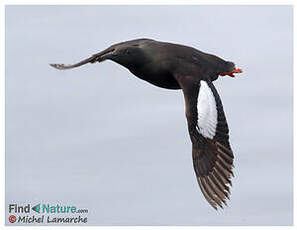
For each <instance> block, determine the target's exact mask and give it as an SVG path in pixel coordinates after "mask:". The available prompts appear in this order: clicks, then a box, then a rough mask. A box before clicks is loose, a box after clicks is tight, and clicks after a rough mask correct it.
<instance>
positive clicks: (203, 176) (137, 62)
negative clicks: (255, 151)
mask: <svg viewBox="0 0 297 230" xmlns="http://www.w3.org/2000/svg"><path fill="white" fill-rule="evenodd" d="M104 60H112V61H114V62H116V63H118V64H120V65H122V66H124V67H126V68H127V69H129V71H130V72H131V73H133V74H134V75H135V76H137V77H138V78H140V79H142V80H145V81H147V82H149V83H151V84H153V85H156V86H158V87H162V88H166V89H182V91H183V94H184V98H185V107H186V112H185V113H186V118H187V124H188V131H189V135H190V138H191V142H192V157H193V166H194V170H195V173H196V177H197V181H198V184H199V186H200V188H201V191H202V193H203V195H204V197H205V198H206V200H207V201H208V202H209V204H210V205H211V206H212V207H213V208H215V209H217V206H220V207H222V208H223V205H222V204H226V199H228V198H229V194H230V189H229V186H228V185H231V176H232V175H233V173H232V168H233V158H234V155H233V152H232V149H231V146H230V143H229V128H228V124H227V120H226V117H225V113H224V110H223V105H222V102H221V99H220V97H219V94H218V92H217V90H216V89H215V87H214V85H213V83H212V82H213V81H214V80H216V79H217V78H218V77H219V76H220V75H221V76H225V75H229V76H231V77H234V75H233V74H234V73H241V72H242V71H241V70H240V69H236V68H235V65H234V63H232V62H230V61H225V60H223V59H221V58H219V57H217V56H215V55H212V54H207V53H204V52H202V51H199V50H197V49H195V48H192V47H188V46H183V45H178V44H173V43H167V42H159V41H155V40H152V39H137V40H131V41H127V42H122V43H118V44H115V45H112V46H110V47H109V48H107V49H106V50H103V51H102V52H99V53H97V54H95V55H93V56H91V57H90V58H87V59H85V60H83V61H81V62H79V63H77V64H74V65H63V64H51V66H53V67H55V68H57V69H71V68H74V67H78V66H81V65H84V64H87V63H95V62H102V61H104Z"/></svg>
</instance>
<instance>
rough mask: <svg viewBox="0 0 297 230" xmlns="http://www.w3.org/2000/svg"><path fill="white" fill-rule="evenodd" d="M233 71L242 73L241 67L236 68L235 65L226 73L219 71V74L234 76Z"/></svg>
mask: <svg viewBox="0 0 297 230" xmlns="http://www.w3.org/2000/svg"><path fill="white" fill-rule="evenodd" d="M234 73H242V69H237V68H236V67H234V68H233V70H232V71H231V72H226V73H221V74H220V76H226V75H228V76H230V77H235V76H234Z"/></svg>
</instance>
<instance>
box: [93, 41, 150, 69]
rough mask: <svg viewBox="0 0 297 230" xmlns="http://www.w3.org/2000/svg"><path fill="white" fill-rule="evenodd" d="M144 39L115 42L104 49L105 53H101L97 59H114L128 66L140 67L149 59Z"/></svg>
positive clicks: (100, 60)
mask: <svg viewBox="0 0 297 230" xmlns="http://www.w3.org/2000/svg"><path fill="white" fill-rule="evenodd" d="M143 40H144V39H139V40H133V41H128V42H123V43H119V44H115V45H113V46H111V47H109V48H108V49H107V50H106V51H104V52H103V55H101V54H100V53H99V54H98V55H97V56H98V59H97V61H99V62H102V61H105V60H112V61H114V62H116V63H118V64H120V65H123V66H125V67H126V68H135V67H139V66H140V65H141V64H142V63H144V62H145V61H146V59H148V55H147V52H146V51H145V48H144V46H143ZM145 40H146V39H145Z"/></svg>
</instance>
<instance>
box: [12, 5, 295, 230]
mask: <svg viewBox="0 0 297 230" xmlns="http://www.w3.org/2000/svg"><path fill="white" fill-rule="evenodd" d="M142 37H147V38H153V39H156V40H161V41H169V42H174V43H181V44H185V45H189V46H193V47H196V48H198V49H200V50H202V51H205V52H209V53H213V54H216V55H218V56H220V57H223V58H224V59H226V60H230V61H233V62H235V63H236V64H237V67H240V68H242V69H243V70H244V73H242V74H240V75H237V77H236V78H234V79H233V78H229V77H224V78H219V79H218V80H217V81H216V82H215V86H216V88H217V90H218V91H219V93H220V95H221V99H222V101H223V104H224V108H225V113H226V115H227V119H228V122H229V127H230V130H231V133H230V135H231V145H232V147H233V151H234V153H235V157H236V159H235V177H234V178H233V187H232V194H231V200H230V201H229V207H227V208H225V209H224V210H220V211H218V212H216V211H215V210H213V209H212V208H211V207H210V206H209V204H208V203H207V202H206V201H205V199H204V197H203V195H202V193H201V192H200V189H199V187H198V184H197V182H196V178H195V175H194V170H193V168H192V156H191V143H190V139H189V137H188V133H187V128H186V119H185V116H184V101H183V95H182V93H181V92H180V91H170V90H165V89H161V88H157V87H155V86H153V85H150V84H148V83H146V82H144V81H142V80H139V79H137V78H136V77H134V76H133V75H132V74H131V73H129V71H127V70H126V69H124V68H123V67H121V66H119V65H117V64H115V63H113V62H110V61H106V62H104V63H100V64H94V65H86V66H83V67H81V68H78V69H73V70H69V71H57V70H55V69H53V68H51V67H50V66H49V65H48V63H66V64H67V63H73V62H76V61H80V60H81V59H84V58H86V57H89V56H90V55H92V54H94V53H96V52H98V51H100V50H102V49H105V48H106V47H108V46H109V45H111V44H113V43H117V42H121V41H125V40H130V39H135V38H142ZM292 48H293V9H292V7H291V6H7V7H6V216H7V218H6V223H7V224H8V221H7V219H8V210H7V205H8V204H10V203H13V202H16V203H19V204H26V203H31V204H37V203H40V202H41V203H50V204H53V205H54V204H67V205H76V206H78V207H79V208H87V209H89V214H88V215H87V216H88V224H90V225H291V224H292V222H293V220H292V219H293V161H292V160H293V139H292V138H293V122H292V120H293V106H292V103H293V49H292Z"/></svg>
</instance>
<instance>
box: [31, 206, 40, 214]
mask: <svg viewBox="0 0 297 230" xmlns="http://www.w3.org/2000/svg"><path fill="white" fill-rule="evenodd" d="M32 210H33V211H35V212H38V213H40V204H37V205H35V206H34V207H32Z"/></svg>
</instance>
